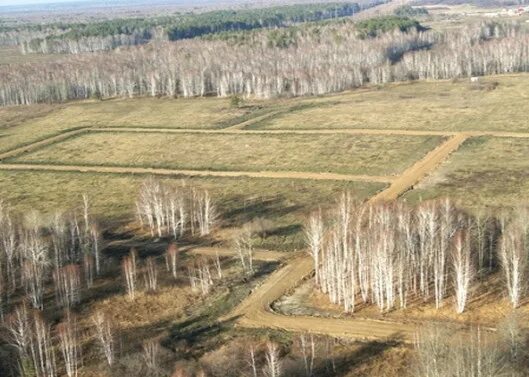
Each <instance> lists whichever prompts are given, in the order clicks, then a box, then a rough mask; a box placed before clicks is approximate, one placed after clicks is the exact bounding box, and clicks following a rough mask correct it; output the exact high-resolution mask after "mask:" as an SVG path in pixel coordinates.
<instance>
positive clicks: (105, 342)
mask: <svg viewBox="0 0 529 377" xmlns="http://www.w3.org/2000/svg"><path fill="white" fill-rule="evenodd" d="M92 323H93V324H94V328H95V337H96V339H97V341H98V343H99V346H100V348H101V351H102V353H103V355H104V356H105V359H106V361H107V364H108V365H109V366H112V365H113V364H114V354H115V339H114V330H113V329H112V322H111V321H110V319H109V318H107V316H106V315H105V314H104V313H103V312H101V311H98V312H96V313H95V314H94V316H93V317H92Z"/></svg>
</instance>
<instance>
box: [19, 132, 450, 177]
mask: <svg viewBox="0 0 529 377" xmlns="http://www.w3.org/2000/svg"><path fill="white" fill-rule="evenodd" d="M441 140H442V138H441V137H419V136H362V135H361V136H358V135H354V136H344V135H293V134H274V135H271V134H268V135H249V134H236V135H230V134H224V135H218V134H217V135H205V134H194V133H184V134H163V133H107V132H101V133H90V134H83V135H81V136H79V137H75V138H72V139H69V140H66V141H64V142H61V143H57V144H53V145H50V146H48V147H45V148H43V149H40V150H37V151H35V152H33V153H28V154H26V155H23V156H20V157H18V158H15V160H16V161H17V162H31V163H51V164H78V165H119V166H143V167H163V168H175V169H200V170H238V171H264V170H271V171H277V170H281V171H306V172H334V173H349V174H367V175H391V174H395V173H399V172H401V171H402V170H404V169H406V168H407V167H408V166H410V165H411V164H413V162H414V161H415V160H417V159H419V158H421V157H422V156H424V155H425V154H426V153H427V152H428V151H429V150H431V149H433V148H435V146H437V145H438V144H439V143H440V142H441Z"/></svg>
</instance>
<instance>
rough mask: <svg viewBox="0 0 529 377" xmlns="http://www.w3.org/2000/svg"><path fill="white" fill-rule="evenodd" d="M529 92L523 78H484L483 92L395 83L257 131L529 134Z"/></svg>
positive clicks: (463, 83)
mask: <svg viewBox="0 0 529 377" xmlns="http://www.w3.org/2000/svg"><path fill="white" fill-rule="evenodd" d="M494 85H497V86H496V88H495V89H492V88H493V87H494ZM487 88H488V89H487ZM528 92H529V75H524V74H522V75H512V76H507V75H505V76H495V77H487V78H483V79H482V80H481V86H480V88H476V85H471V84H470V82H469V81H468V80H465V79H461V80H459V81H457V82H451V81H435V82H426V81H421V82H413V83H402V84H390V85H386V86H384V87H380V88H370V89H359V90H355V91H353V92H348V93H344V94H337V95H333V96H329V97H322V98H321V99H320V100H319V101H320V102H321V105H322V106H316V105H314V106H312V107H310V108H307V109H301V110H298V111H291V112H289V113H285V114H283V115H280V116H277V117H274V118H272V119H269V120H267V121H263V122H260V123H258V124H256V125H255V126H254V128H265V129H329V128H333V129H336V128H373V129H413V130H436V131H441V130H443V131H463V130H505V131H507V130H508V131H525V132H527V131H529V117H527V99H528V94H527V93H528ZM314 101H317V100H314Z"/></svg>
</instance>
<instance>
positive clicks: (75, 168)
mask: <svg viewBox="0 0 529 377" xmlns="http://www.w3.org/2000/svg"><path fill="white" fill-rule="evenodd" d="M0 170H26V171H59V172H81V173H112V174H152V175H161V176H186V177H229V178H238V177H249V178H273V179H313V180H333V181H359V182H381V183H389V182H392V181H393V179H394V177H386V176H371V175H349V174H335V173H308V172H307V173H306V172H291V171H284V172H279V171H255V172H252V171H215V170H178V169H157V168H140V167H119V166H79V165H46V164H42V165H41V164H0Z"/></svg>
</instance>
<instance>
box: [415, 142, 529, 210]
mask: <svg viewBox="0 0 529 377" xmlns="http://www.w3.org/2000/svg"><path fill="white" fill-rule="evenodd" d="M528 155H529V140H527V139H509V138H488V137H479V138H473V139H470V140H468V141H467V142H466V143H465V144H463V146H462V147H461V148H460V149H459V150H458V151H457V152H455V153H454V154H453V155H452V156H451V157H450V158H449V159H448V160H447V161H445V162H444V163H443V165H442V166H441V167H440V168H439V169H438V170H437V171H436V172H434V173H433V174H432V175H431V176H430V177H428V178H427V179H426V180H425V181H424V182H423V183H421V184H420V185H418V186H417V187H416V188H415V189H414V190H413V191H410V192H409V193H408V194H407V195H406V196H405V198H406V199H407V200H410V201H418V200H420V199H428V198H434V197H439V196H450V197H452V198H454V199H456V200H458V201H460V202H461V203H462V204H463V205H465V206H468V207H480V206H499V207H501V206H518V205H523V204H528V203H529V179H528V176H527V171H528V169H529V160H528V159H527V156H528Z"/></svg>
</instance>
